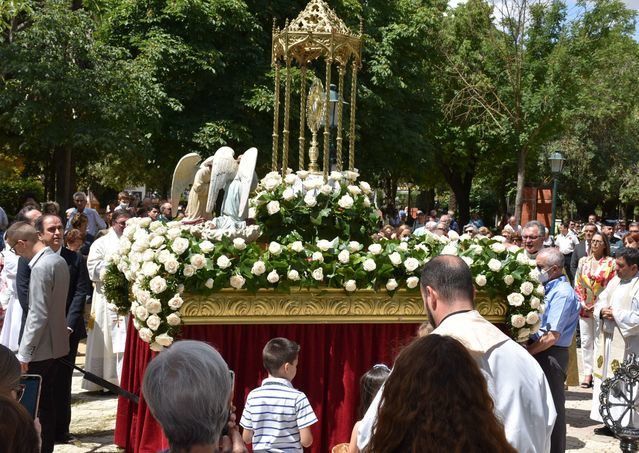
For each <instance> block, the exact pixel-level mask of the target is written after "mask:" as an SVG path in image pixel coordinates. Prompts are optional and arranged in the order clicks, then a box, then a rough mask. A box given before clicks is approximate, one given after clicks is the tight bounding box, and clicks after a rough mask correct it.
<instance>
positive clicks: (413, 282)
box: [406, 277, 419, 289]
mask: <svg viewBox="0 0 639 453" xmlns="http://www.w3.org/2000/svg"><path fill="white" fill-rule="evenodd" d="M418 284H419V278H417V277H408V278H407V279H406V286H408V287H409V288H410V289H413V288H417V285H418Z"/></svg>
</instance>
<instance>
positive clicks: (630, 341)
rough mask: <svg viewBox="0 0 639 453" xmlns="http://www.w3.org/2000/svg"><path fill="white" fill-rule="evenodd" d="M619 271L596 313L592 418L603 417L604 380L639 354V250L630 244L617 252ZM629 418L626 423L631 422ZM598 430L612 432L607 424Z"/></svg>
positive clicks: (637, 416)
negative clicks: (601, 407)
mask: <svg viewBox="0 0 639 453" xmlns="http://www.w3.org/2000/svg"><path fill="white" fill-rule="evenodd" d="M616 265H617V275H616V276H615V277H614V278H613V279H612V280H610V283H608V286H606V289H605V290H604V291H603V292H602V293H601V294H600V295H599V300H598V301H597V304H596V305H595V309H594V317H595V319H596V320H598V323H597V331H596V337H595V338H596V340H595V367H594V372H593V376H594V378H595V381H594V389H593V397H592V408H591V411H590V418H591V419H593V420H596V421H602V418H601V415H600V414H599V405H600V404H599V394H600V392H601V390H600V389H601V382H602V381H603V380H605V379H607V378H610V377H612V376H613V375H614V370H616V369H617V368H618V367H619V365H620V364H621V363H623V361H624V360H625V359H626V358H627V357H628V355H629V354H630V353H632V352H634V353H635V354H639V250H638V249H632V248H626V249H624V250H623V251H620V252H618V253H617V257H616ZM612 415H613V417H614V415H615V414H614V411H613V413H612ZM633 418H634V420H635V422H634V423H633V427H639V413H638V412H637V411H635V413H634V417H633ZM627 421H628V420H627V419H624V423H622V424H627ZM595 432H596V433H597V434H604V435H611V434H612V432H611V431H610V430H609V429H608V428H607V427H604V428H596V429H595Z"/></svg>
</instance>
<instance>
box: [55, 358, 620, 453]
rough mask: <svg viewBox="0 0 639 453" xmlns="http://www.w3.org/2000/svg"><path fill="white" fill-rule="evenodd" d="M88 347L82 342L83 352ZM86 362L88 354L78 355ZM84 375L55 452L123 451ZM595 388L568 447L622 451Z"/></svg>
mask: <svg viewBox="0 0 639 453" xmlns="http://www.w3.org/2000/svg"><path fill="white" fill-rule="evenodd" d="M83 351H84V348H83V347H82V345H81V353H82V352H83ZM78 364H79V365H80V366H83V365H84V355H82V354H80V355H79V357H78ZM81 381H82V379H81V375H80V373H79V372H76V373H75V374H74V376H73V408H72V420H71V432H72V433H73V434H75V435H76V437H77V438H78V442H77V443H76V444H75V445H57V446H56V447H55V453H85V452H121V451H123V450H120V449H118V448H117V447H116V446H115V445H114V444H113V430H114V428H115V413H116V409H117V399H116V397H115V396H113V395H110V394H108V395H103V394H101V393H96V392H86V391H84V390H82V389H81V387H80V385H81ZM591 400H592V391H591V390H590V389H581V388H579V387H570V388H569V389H568V391H567V392H566V417H567V423H568V437H567V449H568V451H579V452H584V453H585V452H596V453H609V452H618V451H620V450H619V441H618V440H616V439H612V438H610V437H604V436H597V435H595V434H594V433H593V428H594V427H596V426H598V424H597V423H595V422H593V421H592V420H590V419H589V417H588V415H589V413H590V404H591Z"/></svg>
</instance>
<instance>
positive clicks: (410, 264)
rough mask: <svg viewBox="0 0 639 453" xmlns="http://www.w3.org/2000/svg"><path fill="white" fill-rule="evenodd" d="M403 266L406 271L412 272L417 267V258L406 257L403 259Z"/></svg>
mask: <svg viewBox="0 0 639 453" xmlns="http://www.w3.org/2000/svg"><path fill="white" fill-rule="evenodd" d="M404 267H405V268H406V270H407V271H408V272H413V271H415V270H416V269H417V268H418V267H419V260H418V259H417V258H413V257H410V258H406V260H405V261H404Z"/></svg>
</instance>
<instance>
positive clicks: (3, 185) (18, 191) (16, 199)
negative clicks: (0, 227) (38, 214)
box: [0, 179, 44, 219]
mask: <svg viewBox="0 0 639 453" xmlns="http://www.w3.org/2000/svg"><path fill="white" fill-rule="evenodd" d="M28 193H31V194H33V196H34V197H35V198H36V200H38V201H43V198H44V187H43V186H42V182H41V181H39V180H37V179H20V180H4V181H1V180H0V207H2V209H4V211H5V212H6V213H7V215H8V216H9V218H10V219H12V218H13V217H14V216H15V215H16V214H17V213H18V211H19V210H20V208H22V199H23V197H24V195H25V194H28Z"/></svg>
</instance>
